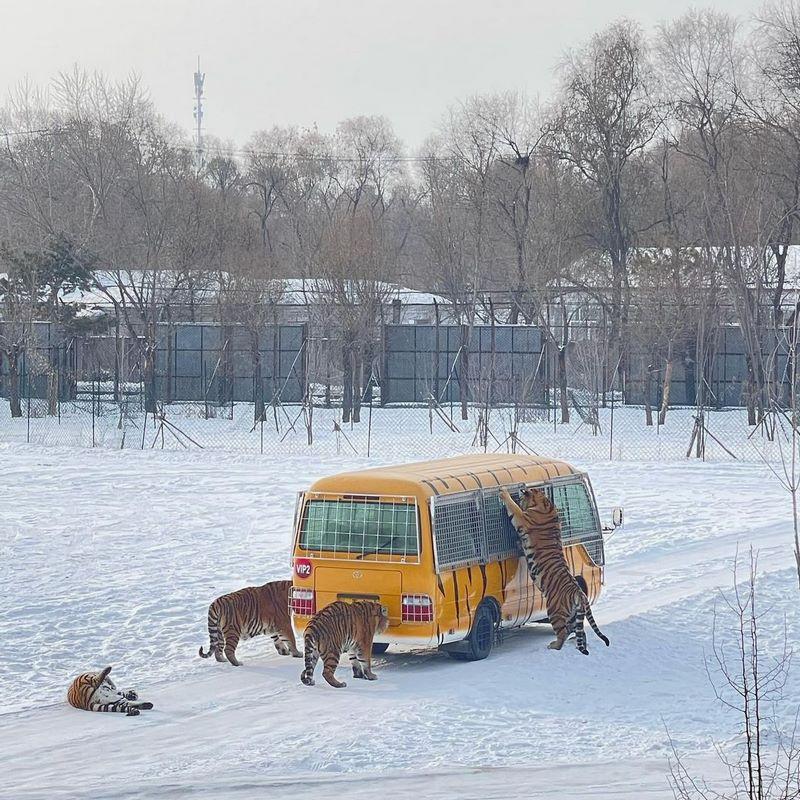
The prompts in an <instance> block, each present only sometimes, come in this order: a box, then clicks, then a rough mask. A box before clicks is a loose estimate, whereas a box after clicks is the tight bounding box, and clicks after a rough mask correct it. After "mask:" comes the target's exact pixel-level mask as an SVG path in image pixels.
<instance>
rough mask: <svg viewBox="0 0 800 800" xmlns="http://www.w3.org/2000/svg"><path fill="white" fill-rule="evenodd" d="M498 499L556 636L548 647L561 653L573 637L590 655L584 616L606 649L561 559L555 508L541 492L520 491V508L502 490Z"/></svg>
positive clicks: (532, 490)
mask: <svg viewBox="0 0 800 800" xmlns="http://www.w3.org/2000/svg"><path fill="white" fill-rule="evenodd" d="M500 499H501V500H502V501H503V503H504V504H505V506H506V510H507V511H508V515H509V516H510V517H511V523H512V524H513V526H514V527H515V528H516V530H517V533H518V534H519V538H520V540H521V542H522V549H523V550H524V552H525V559H526V560H527V562H528V571H529V572H530V576H531V580H532V581H533V582H534V583H535V584H536V586H537V587H538V588H539V589H540V590H541V592H542V594H543V595H544V597H545V601H546V603H547V615H548V616H549V617H550V623H551V624H552V626H553V630H554V631H555V633H556V639H555V641H553V642H550V644H549V647H550V649H551V650H560V649H561V648H562V646H563V645H564V641H565V640H566V638H567V637H568V636H569V635H570V634H571V633H575V644H576V646H577V648H578V650H580V651H581V653H583V654H584V655H589V650H588V649H587V647H586V634H585V633H584V630H583V618H584V616H585V617H586V619H588V620H589V624H590V625H591V626H592V630H593V631H594V632H595V633H596V634H597V635H598V636H599V637H600V638H601V639H602V640H603V641H604V642H605V643H606V646H608V644H609V641H608V639H607V638H606V636H604V635H603V634H602V633H601V632H600V629H599V628H598V627H597V624H596V623H595V621H594V617H593V616H592V608H591V606H590V605H589V598H588V597H587V596H586V594H585V593H584V591H583V590H582V589H581V587H580V586H578V583H577V581H576V580H575V578H574V577H573V576H572V573H571V572H570V571H569V566H568V565H567V560H566V559H565V558H564V549H563V545H562V543H561V522H560V520H559V518H558V511H557V509H556V507H555V506H554V505H553V503H552V502H551V501H550V499H549V498H548V497H547V495H546V494H545V493H544V492H543V491H541V490H540V489H525V490H523V491H522V493H521V495H520V505H517V504H516V503H515V502H514V500H513V499H512V497H511V495H510V494H509V493H508V492H507V491H506V490H505V489H502V490H501V491H500Z"/></svg>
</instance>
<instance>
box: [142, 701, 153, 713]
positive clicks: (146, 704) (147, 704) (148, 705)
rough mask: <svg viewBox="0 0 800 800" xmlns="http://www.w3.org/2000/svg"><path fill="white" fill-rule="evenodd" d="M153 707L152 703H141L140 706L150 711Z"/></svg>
mask: <svg viewBox="0 0 800 800" xmlns="http://www.w3.org/2000/svg"><path fill="white" fill-rule="evenodd" d="M152 707H153V704H152V703H139V708H141V709H143V710H144V711H150V709H151V708H152Z"/></svg>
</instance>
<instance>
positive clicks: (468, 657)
mask: <svg viewBox="0 0 800 800" xmlns="http://www.w3.org/2000/svg"><path fill="white" fill-rule="evenodd" d="M494 629H495V615H494V611H493V610H492V607H491V606H490V605H489V604H488V603H484V604H483V605H480V606H478V613H477V614H475V619H474V620H473V621H472V630H471V631H470V632H469V636H468V637H467V638H466V640H465V641H464V644H465V645H466V648H465V649H464V650H461V651H460V652H459V651H458V650H455V651H451V650H448V651H447V655H449V656H450V658H454V659H456V661H482V660H483V659H484V658H486V657H487V656H488V655H489V653H491V652H492V645H493V644H494Z"/></svg>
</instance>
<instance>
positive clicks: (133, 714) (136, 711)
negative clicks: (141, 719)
mask: <svg viewBox="0 0 800 800" xmlns="http://www.w3.org/2000/svg"><path fill="white" fill-rule="evenodd" d="M140 713H141V712H140V711H139V709H138V708H129V709H128V710H127V711H126V712H125V715H126V716H128V717H138V716H139V714H140Z"/></svg>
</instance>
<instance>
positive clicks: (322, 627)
mask: <svg viewBox="0 0 800 800" xmlns="http://www.w3.org/2000/svg"><path fill="white" fill-rule="evenodd" d="M388 626H389V614H388V611H387V610H386V607H385V606H382V605H381V604H380V603H376V602H375V601H373V600H360V601H358V602H355V603H345V602H343V601H342V600H336V601H335V602H333V603H331V604H330V605H328V606H325V608H323V609H322V611H320V612H319V613H318V614H316V616H315V617H314V618H313V619H312V620H311V622H310V623H309V624H308V627H307V628H306V630H305V635H304V637H303V638H304V642H305V648H304V649H305V660H306V668H305V669H304V670H303V672H302V673H301V675H300V680H301V681H302V682H303V683H304V684H305V685H306V686H313V685H314V669H315V667H316V666H317V661H318V660H319V659H320V658H322V663H323V670H322V677H323V678H325V680H326V681H327V682H328V683H329V684H330V685H331V686H333V687H334V688H336V689H342V688H344V687H345V686H347V684H346V683H345V682H344V681H339V680H336V677H335V675H334V672H335V671H336V667H337V666H338V664H339V656H340V655H341V654H342V653H349V654H350V665H351V666H352V667H353V677H354V678H364V679H365V680H368V681H375V680H377V679H378V676H377V675H376V674H375V673H374V672H373V671H372V640H373V638H374V637H375V634H376V633H382V632H383V631H385V630H386V628H387V627H388Z"/></svg>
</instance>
